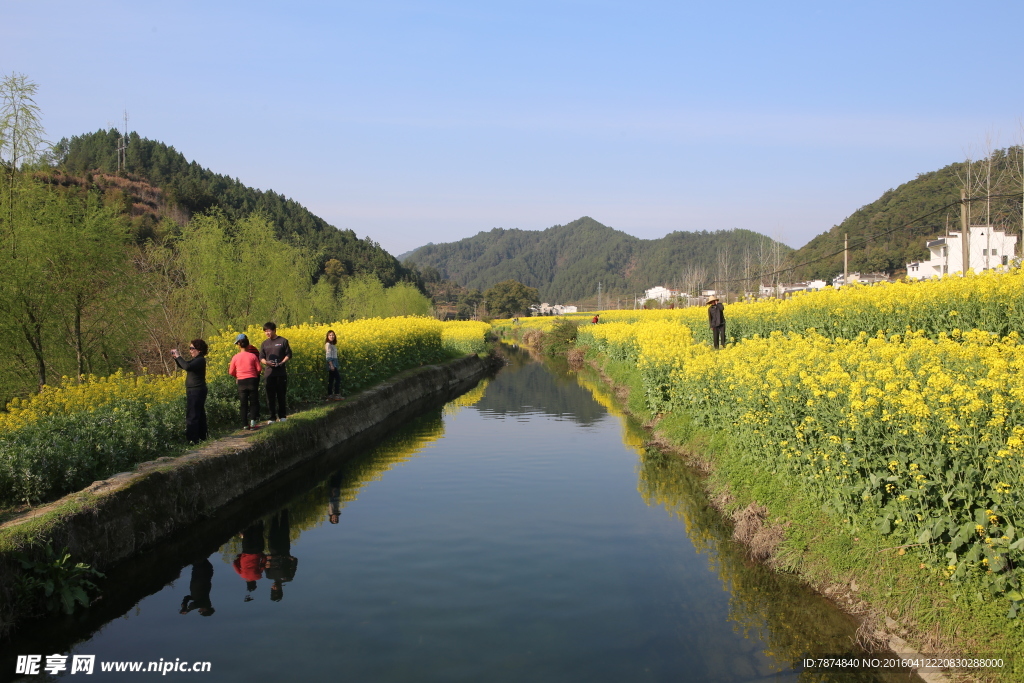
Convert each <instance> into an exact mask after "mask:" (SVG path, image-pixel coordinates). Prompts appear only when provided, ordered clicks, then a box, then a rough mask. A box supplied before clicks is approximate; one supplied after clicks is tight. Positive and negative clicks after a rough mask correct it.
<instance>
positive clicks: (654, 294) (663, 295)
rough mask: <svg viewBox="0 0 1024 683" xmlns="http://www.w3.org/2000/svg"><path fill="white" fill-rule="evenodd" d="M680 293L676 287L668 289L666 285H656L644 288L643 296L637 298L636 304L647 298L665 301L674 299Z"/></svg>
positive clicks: (643, 301)
mask: <svg viewBox="0 0 1024 683" xmlns="http://www.w3.org/2000/svg"><path fill="white" fill-rule="evenodd" d="M681 294H683V293H682V292H680V291H679V290H678V289H669V288H668V287H661V286H660V285H659V286H658V287H651V288H650V289H646V290H644V295H643V298H640V299H637V300H636V302H637V303H638V304H643V303H645V302H646V301H648V300H649V299H654V300H655V301H660V302H661V303H665V302H666V301H669V300H671V299H675V298H676V297H678V296H680V295H681Z"/></svg>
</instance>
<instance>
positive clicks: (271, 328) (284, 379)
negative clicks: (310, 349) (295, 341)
mask: <svg viewBox="0 0 1024 683" xmlns="http://www.w3.org/2000/svg"><path fill="white" fill-rule="evenodd" d="M263 334H264V335H266V337H267V338H266V339H265V340H263V344H261V345H260V363H262V364H263V378H264V379H265V380H266V382H265V386H266V387H267V410H269V411H270V421H271V422H274V421H276V420H278V419H280V420H284V419H285V418H287V417H288V412H287V409H286V406H285V398H286V396H287V394H288V368H287V367H286V365H287V363H288V361H289V360H290V359H291V357H292V347H291V346H289V345H288V340H287V339H285V338H284V337H279V336H278V335H277V325H275V324H274V323H266V324H265V325H263Z"/></svg>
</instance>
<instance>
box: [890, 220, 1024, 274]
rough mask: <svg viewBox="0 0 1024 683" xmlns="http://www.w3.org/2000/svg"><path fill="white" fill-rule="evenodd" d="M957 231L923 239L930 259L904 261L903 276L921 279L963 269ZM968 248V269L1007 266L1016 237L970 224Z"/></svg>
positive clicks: (1013, 249)
mask: <svg viewBox="0 0 1024 683" xmlns="http://www.w3.org/2000/svg"><path fill="white" fill-rule="evenodd" d="M962 234H963V233H962V232H961V231H959V230H957V231H955V232H951V233H950V234H949V235H948V236H946V237H939V238H938V239H934V240H929V241H928V242H927V245H926V246H927V247H928V251H929V252H931V253H930V258H929V259H928V260H927V261H918V262H917V263H908V264H907V277H908V278H910V279H912V280H925V279H927V278H930V277H931V276H933V275H939V276H942V275H945V274H947V273H960V272H963V262H964V257H963V254H964V250H963V242H961V239H960V238H961V235H962ZM969 235H970V239H969V241H968V244H967V247H968V248H969V249H970V252H971V253H970V255H969V256H968V259H969V260H968V262H967V265H968V268H973V269H974V270H975V271H976V272H979V271H982V270H989V269H991V268H1000V267H1002V266H1005V265H1008V264H1009V263H1010V260H1011V259H1012V258H1013V256H1014V254H1015V253H1016V249H1017V236H1016V235H1007V234H1006V232H1005V231H1003V230H1000V229H999V228H993V227H992V226H989V225H974V226H971V228H970V233H969Z"/></svg>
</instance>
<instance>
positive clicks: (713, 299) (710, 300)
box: [708, 296, 718, 304]
mask: <svg viewBox="0 0 1024 683" xmlns="http://www.w3.org/2000/svg"><path fill="white" fill-rule="evenodd" d="M716 301H718V297H717V296H713V297H711V298H710V299H708V303H709V304H713V303H715V302H716Z"/></svg>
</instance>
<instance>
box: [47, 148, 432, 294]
mask: <svg viewBox="0 0 1024 683" xmlns="http://www.w3.org/2000/svg"><path fill="white" fill-rule="evenodd" d="M119 136H120V133H118V132H117V131H116V130H99V131H96V132H95V133H88V134H86V135H76V136H74V137H72V138H70V139H69V138H64V139H63V140H61V141H60V142H59V143H57V146H56V161H57V165H58V166H59V167H60V168H61V169H62V170H64V171H65V172H66V173H69V174H71V175H74V176H85V175H87V174H89V173H96V172H100V173H109V174H113V173H115V172H116V171H117V140H118V137H119ZM125 161H126V167H127V175H128V176H129V177H132V176H134V177H137V178H141V179H145V180H146V181H148V182H150V183H152V184H153V185H155V186H157V187H159V188H161V189H162V190H163V191H164V193H165V196H166V198H167V200H168V202H170V203H171V204H173V205H174V206H176V207H178V208H179V209H180V210H182V211H184V212H185V214H186V217H191V216H192V215H195V214H199V213H203V212H206V211H209V210H210V209H213V208H219V209H220V210H221V211H223V212H224V213H225V214H226V215H227V216H228V218H231V219H233V220H237V219H241V218H243V217H245V216H248V215H249V214H251V213H253V212H260V213H261V214H263V215H264V216H266V217H267V218H268V219H269V220H270V222H271V223H272V225H273V226H274V230H275V236H276V237H277V238H278V239H284V240H286V241H288V242H289V243H291V244H292V245H294V246H296V247H299V248H300V249H302V250H303V251H304V252H305V253H307V254H312V255H314V257H315V261H316V265H317V268H318V272H317V273H316V275H317V276H319V274H321V273H323V270H324V266H325V264H326V263H327V261H329V260H331V259H336V260H337V261H338V262H340V263H341V264H342V265H343V266H344V270H345V273H344V275H359V274H364V273H373V274H376V275H377V277H379V278H380V280H381V281H382V282H383V283H384V285H385V286H391V285H393V284H394V283H396V282H398V281H400V280H409V279H412V277H413V274H412V273H410V272H409V271H408V270H407V269H406V268H404V267H403V266H402V265H401V264H400V263H399V262H398V260H397V259H396V258H395V257H394V256H392V255H391V254H389V253H388V252H387V251H385V250H384V249H382V248H381V247H380V246H379V245H378V244H376V243H375V242H373V241H372V240H370V239H359V238H358V237H356V235H355V233H354V232H352V231H351V230H338V229H336V228H334V227H333V226H331V225H329V224H328V223H327V222H326V221H324V220H323V219H322V218H320V217H318V216H315V215H313V214H312V213H310V212H309V210H308V209H306V208H305V207H304V206H302V205H301V204H299V203H298V202H296V201H295V200H293V199H289V198H287V197H285V196H283V195H280V194H278V193H276V192H274V191H272V190H268V191H263V190H257V189H253V188H251V187H247V186H246V185H243V184H242V182H241V181H239V180H238V179H237V178H231V177H229V176H225V175H220V174H218V173H214V172H213V171H210V170H209V169H206V168H203V167H202V166H200V165H199V164H198V163H196V162H195V161H191V162H190V161H188V160H187V159H186V158H185V157H184V156H183V155H182V154H181V153H180V152H178V151H177V150H175V149H174V147H171V146H169V145H166V144H164V143H162V142H157V141H155V140H149V139H147V138H143V137H140V136H139V135H138V133H134V132H132V133H130V134H129V136H128V149H127V152H126V160H125Z"/></svg>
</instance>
